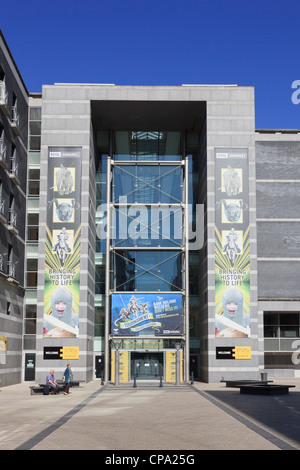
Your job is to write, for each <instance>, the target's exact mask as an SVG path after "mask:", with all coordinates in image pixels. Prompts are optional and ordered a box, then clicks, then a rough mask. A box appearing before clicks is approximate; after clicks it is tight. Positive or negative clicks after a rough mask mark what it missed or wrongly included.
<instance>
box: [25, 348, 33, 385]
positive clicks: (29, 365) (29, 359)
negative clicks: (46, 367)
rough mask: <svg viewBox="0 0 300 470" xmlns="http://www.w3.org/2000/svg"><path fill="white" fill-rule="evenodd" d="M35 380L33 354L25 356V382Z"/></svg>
mask: <svg viewBox="0 0 300 470" xmlns="http://www.w3.org/2000/svg"><path fill="white" fill-rule="evenodd" d="M32 380H35V354H34V353H26V354H25V381H32Z"/></svg>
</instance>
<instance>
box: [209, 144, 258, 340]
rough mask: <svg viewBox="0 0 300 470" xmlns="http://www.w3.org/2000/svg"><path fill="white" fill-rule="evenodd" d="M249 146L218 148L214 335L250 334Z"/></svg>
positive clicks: (236, 335) (216, 157)
mask: <svg viewBox="0 0 300 470" xmlns="http://www.w3.org/2000/svg"><path fill="white" fill-rule="evenodd" d="M248 168H249V167H248V150H247V149H218V150H217V149H216V150H215V176H216V177H215V184H216V186H215V190H216V221H215V319H216V324H215V335H216V336H217V337H231V338H232V337H250V229H249V184H248V179H249V170H248Z"/></svg>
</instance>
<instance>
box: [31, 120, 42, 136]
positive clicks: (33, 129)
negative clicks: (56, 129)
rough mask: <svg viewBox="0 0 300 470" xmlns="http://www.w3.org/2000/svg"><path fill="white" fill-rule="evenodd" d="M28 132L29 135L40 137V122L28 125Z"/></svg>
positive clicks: (32, 122)
mask: <svg viewBox="0 0 300 470" xmlns="http://www.w3.org/2000/svg"><path fill="white" fill-rule="evenodd" d="M29 132H30V134H31V135H41V121H31V122H30V123H29Z"/></svg>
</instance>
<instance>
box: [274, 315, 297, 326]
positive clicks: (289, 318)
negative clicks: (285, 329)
mask: <svg viewBox="0 0 300 470" xmlns="http://www.w3.org/2000/svg"><path fill="white" fill-rule="evenodd" d="M279 320H280V325H297V326H298V325H299V314H298V313H281V314H280V315H279Z"/></svg>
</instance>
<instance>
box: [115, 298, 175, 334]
mask: <svg viewBox="0 0 300 470" xmlns="http://www.w3.org/2000/svg"><path fill="white" fill-rule="evenodd" d="M111 308H112V317H111V334H112V335H113V336H131V335H132V336H178V335H181V334H182V295H181V294H161V295H157V294H138V293H137V294H113V295H112V306H111Z"/></svg>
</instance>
